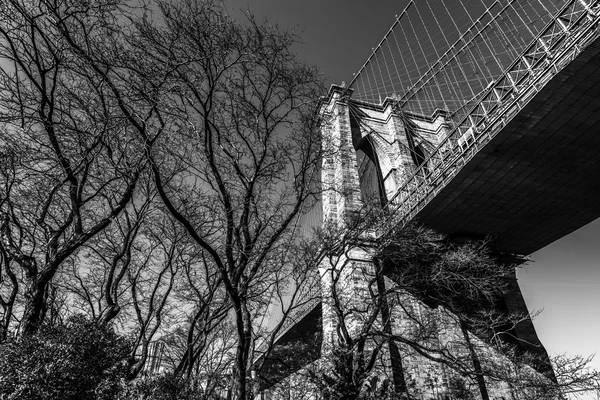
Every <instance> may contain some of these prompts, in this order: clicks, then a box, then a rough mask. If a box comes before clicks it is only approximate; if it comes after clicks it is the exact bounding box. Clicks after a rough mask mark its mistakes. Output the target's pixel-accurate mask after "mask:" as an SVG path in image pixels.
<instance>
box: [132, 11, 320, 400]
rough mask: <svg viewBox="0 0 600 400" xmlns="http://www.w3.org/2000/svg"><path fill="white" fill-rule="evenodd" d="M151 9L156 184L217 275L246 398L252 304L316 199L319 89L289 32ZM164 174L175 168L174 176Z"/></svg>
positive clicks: (146, 31) (146, 27) (239, 391)
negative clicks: (165, 129)
mask: <svg viewBox="0 0 600 400" xmlns="http://www.w3.org/2000/svg"><path fill="white" fill-rule="evenodd" d="M158 4H159V8H160V10H161V12H162V18H163V19H164V25H163V26H161V27H158V26H155V25H153V24H152V23H151V22H150V20H149V19H147V20H144V21H142V23H140V24H139V25H138V29H139V30H140V43H139V44H138V45H137V46H138V47H139V48H143V49H145V51H146V54H145V57H146V59H147V60H151V64H152V66H153V68H158V69H164V70H173V71H174V72H173V74H172V75H171V79H170V81H169V84H170V87H171V88H172V89H171V90H172V97H173V101H172V102H171V103H170V104H171V107H170V109H169V118H173V119H174V120H175V121H177V122H176V123H174V124H173V125H174V126H175V125H177V129H176V130H172V131H171V132H170V133H169V135H168V136H162V137H161V138H160V140H158V141H156V142H153V143H152V146H151V148H150V150H149V155H150V159H151V165H152V168H153V172H154V177H155V184H156V187H157V189H158V192H159V194H160V196H161V199H162V200H163V202H164V204H165V206H166V207H167V209H168V210H169V211H170V212H171V214H172V215H173V216H174V217H175V218H176V219H177V220H178V221H179V222H180V223H181V224H182V226H184V227H185V229H186V230H187V232H188V234H189V235H190V237H191V238H192V239H193V240H194V241H195V242H196V243H197V244H198V245H199V246H200V247H201V248H202V249H203V250H204V252H205V256H206V257H207V258H208V259H210V262H211V263H212V264H213V265H214V266H215V267H216V269H217V270H218V271H219V274H220V277H221V279H222V282H223V285H224V287H225V290H226V292H227V297H228V300H229V302H230V305H231V308H232V310H233V313H234V318H235V327H236V332H237V339H238V342H237V348H236V358H235V368H234V375H235V387H236V388H235V396H236V398H239V399H245V398H246V394H247V391H246V385H247V373H248V371H249V369H250V365H251V363H252V360H251V357H250V355H251V348H252V334H253V318H252V315H253V304H254V303H253V301H252V299H253V298H254V296H256V293H260V292H261V291H262V290H263V288H264V283H263V282H261V279H260V278H261V277H262V276H265V271H270V272H273V273H274V272H275V271H277V270H278V269H280V268H281V267H282V264H281V258H280V257H279V255H281V254H284V253H285V252H286V248H287V246H288V243H289V241H291V240H293V238H292V237H291V236H290V234H289V232H290V231H291V228H292V227H293V226H294V223H295V221H297V219H298V216H299V215H300V214H301V213H302V212H303V211H304V209H305V207H306V203H307V201H308V200H310V199H311V197H312V196H313V195H314V193H315V190H316V188H317V186H316V185H315V184H314V183H315V179H316V178H317V177H318V167H319V165H320V164H319V163H320V160H321V147H320V136H319V131H318V127H319V123H318V117H317V114H316V112H315V111H316V101H317V99H318V98H319V95H320V94H321V93H322V85H321V78H320V76H319V74H318V73H317V71H316V70H315V69H314V68H311V67H309V66H306V65H304V64H303V63H301V62H300V61H299V60H298V59H297V58H296V56H295V55H294V53H293V52H292V51H291V49H290V48H291V46H292V45H293V44H294V43H295V42H296V40H297V39H296V36H295V35H294V34H293V33H287V32H281V31H279V30H278V29H277V28H276V27H273V26H268V25H267V24H263V23H259V22H258V21H256V20H255V19H254V18H253V17H252V16H251V15H248V17H247V20H246V21H245V22H243V23H239V22H236V21H234V20H233V19H232V18H231V17H230V16H228V15H227V13H226V12H225V11H224V9H223V8H222V6H221V5H220V4H219V3H218V2H212V1H205V2H195V1H183V2H181V3H178V4H176V5H175V4H169V3H166V2H159V3H158ZM177 143H186V146H185V147H183V148H182V147H181V146H177V145H176V144H177ZM172 165H177V166H183V167H184V168H183V169H182V172H181V173H180V174H173V173H172V171H171V170H170V168H171V166H172ZM165 177H171V178H169V179H165Z"/></svg>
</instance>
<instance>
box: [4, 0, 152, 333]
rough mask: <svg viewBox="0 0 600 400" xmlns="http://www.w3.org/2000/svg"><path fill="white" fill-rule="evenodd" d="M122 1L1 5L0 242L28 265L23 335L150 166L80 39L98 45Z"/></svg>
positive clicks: (15, 262)
mask: <svg viewBox="0 0 600 400" xmlns="http://www.w3.org/2000/svg"><path fill="white" fill-rule="evenodd" d="M116 5H117V3H116V2H114V1H108V0H106V1H99V2H94V3H93V4H92V3H85V4H84V3H80V2H77V3H75V2H74V3H70V2H49V1H43V0H39V1H31V2H29V1H20V0H9V1H7V2H4V3H3V5H2V7H1V8H0V59H1V60H2V67H3V68H2V70H0V110H1V111H0V123H1V124H2V131H3V135H2V139H1V141H0V147H1V150H0V152H2V153H3V154H5V153H7V152H9V153H12V154H13V155H14V156H13V158H12V164H11V168H12V170H11V172H10V174H11V175H12V176H13V177H14V179H12V181H10V182H7V181H4V182H3V183H2V184H3V187H2V199H1V200H0V206H1V209H0V213H1V218H0V219H1V222H0V231H1V235H0V239H1V240H0V247H1V248H2V254H4V255H6V257H7V258H5V260H6V259H8V260H9V263H10V264H11V267H10V268H13V267H14V266H18V267H19V268H20V270H21V271H22V277H23V284H22V285H21V287H20V288H19V289H20V290H22V293H23V296H24V306H23V315H22V318H21V323H20V325H21V327H20V329H21V331H22V332H23V333H24V334H28V333H32V332H35V331H36V330H37V329H38V327H39V325H40V324H41V323H42V321H43V319H44V307H45V301H44V297H45V296H46V295H47V291H48V288H49V285H50V284H51V282H52V280H53V278H54V276H55V274H56V273H57V271H58V270H59V268H60V266H61V264H62V263H63V262H64V261H65V260H67V259H68V258H69V257H71V256H72V255H73V254H74V253H75V252H76V251H77V250H78V249H79V248H80V247H81V246H82V245H83V244H85V243H86V242H87V241H88V240H90V239H91V238H92V237H94V236H95V235H96V234H98V233H99V232H101V231H103V230H104V229H106V228H107V227H108V226H109V225H110V223H111V221H112V220H113V219H114V218H115V217H117V216H118V215H119V214H120V213H121V212H122V211H123V210H124V209H125V207H126V206H127V204H128V203H129V202H130V201H131V199H132V197H133V196H134V192H135V188H136V183H137V181H138V177H139V175H140V173H141V171H142V170H143V168H144V166H145V160H144V158H143V151H142V149H143V146H142V145H138V144H136V138H135V136H134V135H132V133H131V132H132V120H131V119H128V115H127V113H126V112H124V108H123V107H122V105H120V103H119V101H120V100H119V96H118V95H117V93H116V92H115V91H114V90H111V88H110V85H109V84H108V82H107V81H106V79H105V76H104V75H105V71H106V70H102V69H101V67H100V66H99V65H97V64H96V65H92V63H91V62H90V60H89V59H88V58H86V57H85V56H83V54H84V53H82V52H81V51H80V48H79V47H78V45H77V44H76V43H77V42H79V43H83V45H85V46H88V48H89V49H88V50H89V51H93V50H98V51H101V50H102V49H101V48H100V47H99V46H98V42H102V41H104V42H106V41H109V40H110V39H109V37H108V36H109V35H108V34H109V33H110V31H111V28H113V27H114V26H116V21H115V20H114V18H115V17H114V15H112V14H111V13H113V12H114V9H115V6H116ZM113 14H114V13H113ZM129 112H131V111H129ZM5 185H8V186H5ZM5 269H6V267H5Z"/></svg>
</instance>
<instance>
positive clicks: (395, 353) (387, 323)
mask: <svg viewBox="0 0 600 400" xmlns="http://www.w3.org/2000/svg"><path fill="white" fill-rule="evenodd" d="M376 267H377V269H378V271H377V277H376V279H377V291H378V292H379V295H380V296H382V298H381V319H382V321H383V331H384V332H385V333H386V334H387V335H389V336H390V337H391V336H392V321H391V315H390V307H389V305H388V302H387V298H386V297H385V281H384V278H383V276H381V274H380V273H379V272H380V271H379V265H378V264H377V265H376ZM388 348H389V351H390V363H391V366H392V379H393V382H394V392H395V393H396V394H408V388H407V386H406V379H405V377H404V368H403V367H402V357H401V356H400V351H399V350H398V346H396V343H395V342H394V341H393V340H390V341H389V342H388Z"/></svg>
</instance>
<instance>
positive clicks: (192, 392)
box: [118, 375, 215, 400]
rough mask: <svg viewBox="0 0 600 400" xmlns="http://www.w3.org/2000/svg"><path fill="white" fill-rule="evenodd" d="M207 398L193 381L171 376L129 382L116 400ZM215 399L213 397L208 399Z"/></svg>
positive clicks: (192, 399)
mask: <svg viewBox="0 0 600 400" xmlns="http://www.w3.org/2000/svg"><path fill="white" fill-rule="evenodd" d="M207 398H208V397H207V396H206V395H205V394H204V393H203V391H202V388H201V387H200V386H199V385H198V384H197V383H196V382H194V381H193V380H188V379H185V378H181V377H176V376H172V375H160V376H155V377H145V378H140V379H137V380H135V381H133V382H130V383H129V384H128V385H127V387H124V388H123V391H122V392H121V393H120V396H119V397H118V400H203V399H207ZM210 398H211V399H213V400H214V399H215V397H210Z"/></svg>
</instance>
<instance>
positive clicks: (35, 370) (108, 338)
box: [0, 316, 131, 400]
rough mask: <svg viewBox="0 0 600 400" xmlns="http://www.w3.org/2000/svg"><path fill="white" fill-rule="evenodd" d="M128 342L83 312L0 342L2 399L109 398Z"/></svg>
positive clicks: (120, 374)
mask: <svg viewBox="0 0 600 400" xmlns="http://www.w3.org/2000/svg"><path fill="white" fill-rule="evenodd" d="M130 346H131V344H130V343H129V342H128V341H127V340H125V339H124V338H123V337H121V336H119V335H118V334H116V333H115V332H114V331H113V330H112V329H110V328H105V327H98V326H97V325H96V324H94V322H93V321H90V320H88V319H86V318H85V317H83V316H73V317H71V318H69V319H68V321H67V322H66V324H64V325H61V326H56V327H43V328H42V329H41V330H40V331H39V332H37V333H36V334H34V335H29V336H25V337H20V338H16V339H13V340H9V341H7V342H5V343H2V344H0V352H1V354H2V357H0V397H1V398H3V399H23V400H25V399H31V400H34V399H49V400H50V399H73V400H75V399H82V400H84V399H111V398H113V397H114V396H115V395H116V394H117V393H118V391H119V390H120V388H119V387H120V386H119V385H120V381H121V380H122V379H124V378H125V376H126V373H127V367H128V366H127V362H126V360H127V356H128V354H129V351H130Z"/></svg>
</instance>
